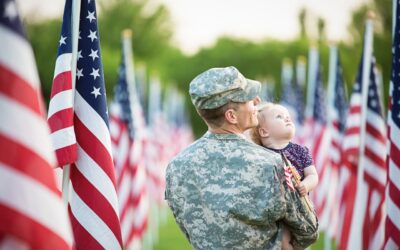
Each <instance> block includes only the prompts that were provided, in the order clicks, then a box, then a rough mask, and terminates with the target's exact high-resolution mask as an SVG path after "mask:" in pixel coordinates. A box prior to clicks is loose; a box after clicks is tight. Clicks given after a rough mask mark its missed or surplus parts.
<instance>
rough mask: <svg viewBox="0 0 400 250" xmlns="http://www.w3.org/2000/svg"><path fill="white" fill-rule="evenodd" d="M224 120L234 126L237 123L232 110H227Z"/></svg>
mask: <svg viewBox="0 0 400 250" xmlns="http://www.w3.org/2000/svg"><path fill="white" fill-rule="evenodd" d="M225 119H226V120H227V121H228V122H229V123H232V124H236V123H237V116H236V112H235V110H233V109H228V110H227V111H225Z"/></svg>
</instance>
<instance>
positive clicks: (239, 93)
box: [189, 66, 261, 109]
mask: <svg viewBox="0 0 400 250" xmlns="http://www.w3.org/2000/svg"><path fill="white" fill-rule="evenodd" d="M260 88H261V84H260V83H259V82H257V81H253V80H250V79H246V78H245V77H244V76H243V75H242V74H241V73H240V72H239V70H237V69H236V68H235V67H233V66H230V67H226V68H211V69H209V70H207V71H205V72H203V73H201V74H200V75H198V76H197V77H196V78H194V79H193V80H192V81H191V82H190V87H189V94H190V97H191V99H192V102H193V105H194V106H195V107H196V108H197V109H215V108H219V107H221V106H223V105H225V104H227V103H228V102H229V101H233V102H247V101H250V100H253V99H254V98H255V97H256V96H257V95H258V94H259V92H260Z"/></svg>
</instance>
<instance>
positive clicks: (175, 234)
mask: <svg viewBox="0 0 400 250" xmlns="http://www.w3.org/2000/svg"><path fill="white" fill-rule="evenodd" d="M189 249H192V248H191V247H190V245H189V243H188V241H187V240H186V238H185V236H184V235H183V233H182V232H181V231H180V229H179V227H178V225H177V224H176V223H175V220H174V218H173V216H172V213H171V212H170V211H169V210H168V212H167V218H166V223H165V224H164V225H162V226H161V227H160V231H159V241H158V243H157V244H156V245H155V246H154V250H189ZM310 249H312V250H322V249H324V234H323V233H321V234H320V237H319V239H318V241H317V242H316V243H315V244H313V245H312V246H311V248H310ZM334 249H335V247H334V246H333V245H332V247H331V250H334Z"/></svg>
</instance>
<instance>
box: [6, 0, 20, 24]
mask: <svg viewBox="0 0 400 250" xmlns="http://www.w3.org/2000/svg"><path fill="white" fill-rule="evenodd" d="M3 16H4V17H7V18H8V19H9V20H12V19H15V18H16V17H17V16H18V11H17V6H16V5H15V2H14V1H10V2H8V3H7V6H6V8H5V10H4V15H3Z"/></svg>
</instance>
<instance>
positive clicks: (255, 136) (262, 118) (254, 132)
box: [250, 102, 275, 145]
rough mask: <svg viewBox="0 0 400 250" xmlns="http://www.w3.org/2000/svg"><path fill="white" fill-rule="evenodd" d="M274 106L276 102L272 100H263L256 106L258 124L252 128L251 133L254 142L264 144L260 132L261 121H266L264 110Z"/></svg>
mask: <svg viewBox="0 0 400 250" xmlns="http://www.w3.org/2000/svg"><path fill="white" fill-rule="evenodd" d="M274 106H275V103H272V102H262V103H260V104H258V105H257V106H256V108H257V119H258V125H257V126H256V127H254V128H252V129H251V133H250V135H251V139H252V140H253V142H254V143H256V144H258V145H262V142H261V136H260V132H259V130H260V124H261V122H264V121H265V119H266V117H265V114H264V113H263V112H262V111H264V110H269V109H271V108H272V107H274Z"/></svg>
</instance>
